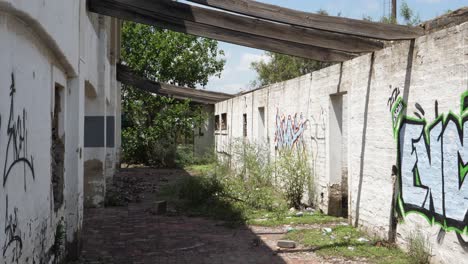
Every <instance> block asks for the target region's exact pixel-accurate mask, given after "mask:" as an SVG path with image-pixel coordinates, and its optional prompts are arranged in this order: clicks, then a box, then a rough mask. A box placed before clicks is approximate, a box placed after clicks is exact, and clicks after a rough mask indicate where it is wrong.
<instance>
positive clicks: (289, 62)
mask: <svg viewBox="0 0 468 264" xmlns="http://www.w3.org/2000/svg"><path fill="white" fill-rule="evenodd" d="M317 14H319V15H325V16H327V15H328V12H327V11H326V10H323V9H320V10H318V11H317ZM339 15H340V14H339ZM265 54H266V55H267V56H268V57H269V60H268V61H267V62H265V61H258V62H253V63H252V64H251V67H252V69H254V70H255V71H256V72H257V80H254V81H253V82H252V86H253V87H261V86H265V85H270V84H273V83H277V82H282V81H286V80H290V79H293V78H296V77H299V76H302V75H305V74H307V73H310V72H313V71H316V70H320V69H322V68H325V67H328V66H330V65H331V63H326V62H320V61H316V60H311V59H303V58H299V57H294V56H290V55H284V54H279V53H274V52H265Z"/></svg>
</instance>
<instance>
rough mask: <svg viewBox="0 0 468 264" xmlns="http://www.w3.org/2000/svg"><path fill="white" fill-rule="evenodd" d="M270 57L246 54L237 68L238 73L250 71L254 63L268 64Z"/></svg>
mask: <svg viewBox="0 0 468 264" xmlns="http://www.w3.org/2000/svg"><path fill="white" fill-rule="evenodd" d="M270 59H271V58H270V57H269V56H267V55H266V54H253V53H244V54H242V57H241V59H240V62H239V65H238V66H237V70H238V71H250V70H251V64H252V62H259V61H264V62H266V63H268V62H269V61H270Z"/></svg>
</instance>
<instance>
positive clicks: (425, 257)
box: [408, 231, 432, 264]
mask: <svg viewBox="0 0 468 264" xmlns="http://www.w3.org/2000/svg"><path fill="white" fill-rule="evenodd" d="M408 251H409V255H410V257H411V259H412V262H411V263H413V264H428V263H430V260H431V255H432V247H431V244H430V243H429V241H428V240H427V238H425V237H424V235H423V234H421V232H419V231H416V232H414V233H412V234H411V235H410V237H409V239H408Z"/></svg>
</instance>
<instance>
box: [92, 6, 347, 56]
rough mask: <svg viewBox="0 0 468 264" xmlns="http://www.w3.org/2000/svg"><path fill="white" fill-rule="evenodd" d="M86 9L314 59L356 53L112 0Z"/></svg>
mask: <svg viewBox="0 0 468 264" xmlns="http://www.w3.org/2000/svg"><path fill="white" fill-rule="evenodd" d="M88 9H89V10H90V11H91V12H96V13H100V14H103V15H108V16H113V17H117V18H120V19H125V20H130V21H134V22H138V23H143V24H149V25H153V26H156V27H160V28H165V29H169V30H173V31H177V32H183V33H188V34H192V35H196V36H201V37H206V38H211V39H216V40H220V41H225V42H229V43H233V44H237V45H242V46H247V47H251V48H257V49H262V50H267V51H272V52H278V53H283V54H289V55H293V56H297V57H303V58H308V59H314V60H318V61H334V62H341V61H346V60H349V59H352V58H354V57H356V54H351V53H346V52H341V51H336V50H332V49H327V48H322V47H316V46H311V45H305V44H300V43H294V42H290V41H284V40H278V39H273V38H267V37H263V36H257V35H253V34H249V33H244V32H239V31H234V30H229V29H223V28H219V27H215V26H210V25H205V24H201V23H196V22H192V21H187V20H182V19H177V18H174V17H169V16H163V15H161V14H156V13H155V12H152V11H148V10H145V9H141V8H136V7H134V6H131V5H128V4H122V3H121V2H118V1H116V0H88Z"/></svg>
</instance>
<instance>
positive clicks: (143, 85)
mask: <svg viewBox="0 0 468 264" xmlns="http://www.w3.org/2000/svg"><path fill="white" fill-rule="evenodd" d="M117 80H118V81H119V82H121V83H124V84H127V85H131V86H133V87H135V88H138V89H141V90H143V91H146V92H150V93H153V94H157V95H161V96H166V97H172V98H176V99H181V100H184V99H190V100H191V101H192V102H195V103H201V104H216V103H218V102H221V101H225V100H228V99H231V98H233V97H234V95H231V94H225V93H218V92H211V91H205V90H201V89H194V88H188V87H181V86H176V85H172V84H167V83H160V82H154V81H151V80H149V79H147V78H144V77H142V76H139V75H138V74H137V73H135V72H134V71H133V70H132V69H131V68H130V67H128V66H126V65H123V64H118V65H117Z"/></svg>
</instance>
